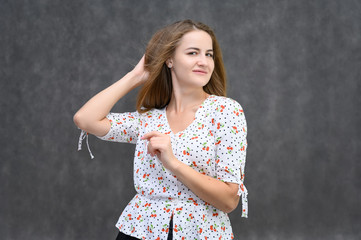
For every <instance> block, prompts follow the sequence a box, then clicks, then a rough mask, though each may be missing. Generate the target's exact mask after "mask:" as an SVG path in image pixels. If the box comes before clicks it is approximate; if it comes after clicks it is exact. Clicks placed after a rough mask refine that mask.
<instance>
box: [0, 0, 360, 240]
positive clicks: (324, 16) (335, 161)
mask: <svg viewBox="0 0 361 240" xmlns="http://www.w3.org/2000/svg"><path fill="white" fill-rule="evenodd" d="M185 18H191V19H194V20H198V21H202V22H205V23H206V24H208V25H210V26H212V27H213V28H214V29H215V32H216V34H217V36H218V39H219V42H220V44H221V47H222V49H223V54H224V60H225V64H226V68H227V72H228V77H229V86H230V87H229V97H231V98H234V99H236V100H237V101H239V102H240V103H241V104H242V105H243V107H244V109H245V113H246V117H247V120H248V127H249V132H248V133H249V138H248V140H249V149H248V156H247V165H246V184H247V187H248V189H249V207H250V210H249V214H250V216H249V219H242V218H241V217H240V215H241V213H240V211H241V208H240V207H239V208H238V209H237V210H236V211H234V212H233V213H231V214H230V217H231V220H232V223H233V227H234V232H235V238H236V239H328V240H329V239H360V238H361V228H360V226H361V212H360V209H361V207H360V202H361V192H360V190H361V164H360V162H361V114H360V105H361V87H360V85H361V84H360V81H361V72H360V69H361V26H360V24H361V2H360V1H358V0H342V1H339V0H313V1H309V0H306V1H299V0H289V1H283V0H267V1H266V0H265V1H260V0H256V1H255V0H242V1H237V0H226V1H205V0H197V1H192V0H186V1H161V0H155V1H145V0H144V1H131V0H123V1H115V0H114V1H112V0H109V1H96V0H89V1H70V0H62V1H59V0H52V1H51V0H37V1H30V0H28V1H25V0H23V1H17V0H14V1H12V0H8V1H6V0H1V1H0V52H1V54H0V74H1V75H0V77H1V79H0V80H1V82H0V96H1V102H0V107H1V109H0V110H1V114H0V115H1V117H0V121H1V125H0V126H1V128H0V148H1V150H0V151H1V152H0V154H1V155H0V158H1V159H0V236H1V237H0V238H1V239H6V240H8V239H37V240H39V239H40V240H41V239H54V240H55V239H68V240H70V239H115V236H116V234H117V229H116V228H115V227H114V224H115V222H116V220H117V219H118V216H119V215H120V213H121V211H122V209H123V208H124V207H125V205H126V204H127V203H128V201H129V200H130V199H131V197H132V196H133V194H134V193H135V191H134V189H133V186H132V156H133V150H134V146H132V145H127V144H114V143H109V142H103V141H100V140H98V139H97V138H95V137H93V136H90V145H91V149H92V151H93V153H94V155H95V159H93V160H91V159H90V158H89V154H88V152H87V151H86V147H85V149H84V150H83V151H81V152H77V139H78V136H79V133H80V132H79V131H78V130H77V128H76V127H75V125H74V124H73V122H72V116H73V114H74V113H75V112H76V111H77V109H79V108H80V107H81V106H82V104H84V103H85V102H86V101H87V100H88V99H89V98H90V97H92V96H93V95H94V94H96V93H97V92H99V91H100V90H102V89H104V88H105V87H107V86H108V85H110V84H111V83H113V82H115V81H116V80H118V79H119V78H120V77H121V76H123V75H124V74H125V73H127V72H128V71H129V70H131V69H132V67H133V66H134V64H136V63H137V61H138V59H139V58H140V57H141V56H142V54H143V52H144V49H145V45H146V43H147V41H148V40H149V38H150V37H151V35H152V33H154V32H155V30H157V29H158V28H160V27H162V26H164V25H166V24H169V23H172V22H174V21H176V20H179V19H185ZM135 96H136V92H133V93H131V94H130V95H129V96H126V97H125V98H124V99H123V100H122V101H121V102H119V103H118V104H117V105H116V106H115V108H114V109H113V111H131V110H134V105H135Z"/></svg>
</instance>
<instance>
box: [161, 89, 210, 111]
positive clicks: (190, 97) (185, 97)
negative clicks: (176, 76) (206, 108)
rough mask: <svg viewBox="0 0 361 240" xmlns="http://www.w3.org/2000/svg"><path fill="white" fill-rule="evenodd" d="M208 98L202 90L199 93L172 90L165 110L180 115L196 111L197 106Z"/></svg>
mask: <svg viewBox="0 0 361 240" xmlns="http://www.w3.org/2000/svg"><path fill="white" fill-rule="evenodd" d="M208 96H209V94H207V93H206V92H204V91H203V89H201V90H199V91H191V92H181V91H175V90H174V89H173V93H172V97H171V100H170V102H169V104H168V107H167V110H169V111H172V112H175V113H182V112H184V111H187V110H192V109H193V110H195V111H196V110H197V109H198V107H199V105H201V104H202V103H203V101H204V100H205V99H206V98H207V97H208Z"/></svg>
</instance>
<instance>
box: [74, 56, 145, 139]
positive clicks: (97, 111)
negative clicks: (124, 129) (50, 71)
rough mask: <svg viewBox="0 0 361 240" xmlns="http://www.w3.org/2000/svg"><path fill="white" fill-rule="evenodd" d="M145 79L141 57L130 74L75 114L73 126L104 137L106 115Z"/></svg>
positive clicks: (96, 96)
mask: <svg viewBox="0 0 361 240" xmlns="http://www.w3.org/2000/svg"><path fill="white" fill-rule="evenodd" d="M147 78H148V72H147V71H145V68H144V56H143V57H142V59H141V60H140V61H139V62H138V64H137V65H136V66H135V68H134V69H133V70H132V71H131V72H129V73H128V74H126V75H125V76H124V77H123V78H121V79H120V80H118V81H117V82H115V83H114V84H112V85H111V86H109V87H108V88H106V89H104V90H103V91H101V92H99V93H98V94H97V95H95V96H94V97H92V98H91V99H90V100H89V101H88V102H87V103H85V104H84V106H82V107H81V108H80V109H79V110H78V112H76V113H75V115H74V123H75V125H77V126H78V127H79V128H80V129H82V130H84V131H86V132H88V133H91V134H94V135H97V136H104V135H105V134H106V133H107V132H108V131H109V129H110V123H109V121H108V119H106V115H107V114H108V113H109V112H110V110H111V109H112V108H113V106H114V105H115V104H116V103H117V102H118V101H119V100H120V99H121V98H122V97H123V96H124V95H126V94H127V93H129V92H130V91H131V90H132V89H134V88H136V87H137V86H139V85H141V84H143V83H144V82H145V81H146V80H147Z"/></svg>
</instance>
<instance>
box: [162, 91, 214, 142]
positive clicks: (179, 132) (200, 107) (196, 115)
mask: <svg viewBox="0 0 361 240" xmlns="http://www.w3.org/2000/svg"><path fill="white" fill-rule="evenodd" d="M211 96H213V95H211V94H210V95H208V97H207V98H206V99H204V100H203V102H202V103H201V104H200V105H199V107H198V109H197V111H196V113H195V114H194V119H193V121H192V122H191V123H190V124H189V125H188V126H187V127H186V128H184V129H183V130H182V131H178V132H176V133H175V132H173V130H172V128H171V126H170V124H169V121H168V117H167V107H168V106H166V107H165V108H164V109H163V111H164V114H163V115H164V118H165V122H166V123H167V127H168V129H169V131H170V133H171V134H172V135H174V136H175V135H179V134H182V133H184V132H185V131H187V130H188V129H189V128H191V127H192V126H193V125H194V123H195V122H196V120H197V117H198V115H199V113H200V112H201V110H202V109H203V108H204V107H203V106H204V104H205V103H206V101H207V100H208V99H209V98H210V97H211Z"/></svg>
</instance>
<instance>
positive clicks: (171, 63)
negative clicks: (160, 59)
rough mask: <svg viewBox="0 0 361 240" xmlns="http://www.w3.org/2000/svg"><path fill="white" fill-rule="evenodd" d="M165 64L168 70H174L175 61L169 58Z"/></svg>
mask: <svg viewBox="0 0 361 240" xmlns="http://www.w3.org/2000/svg"><path fill="white" fill-rule="evenodd" d="M165 64H166V65H167V66H168V68H172V67H173V60H172V59H171V58H169V59H168V60H167V61H165Z"/></svg>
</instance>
